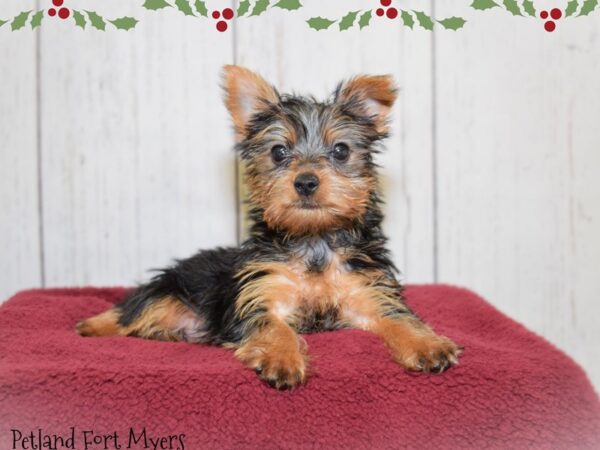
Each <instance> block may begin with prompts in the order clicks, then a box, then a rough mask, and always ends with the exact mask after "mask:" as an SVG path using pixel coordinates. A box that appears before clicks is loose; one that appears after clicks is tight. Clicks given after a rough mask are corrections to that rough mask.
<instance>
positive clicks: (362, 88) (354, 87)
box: [334, 75, 398, 133]
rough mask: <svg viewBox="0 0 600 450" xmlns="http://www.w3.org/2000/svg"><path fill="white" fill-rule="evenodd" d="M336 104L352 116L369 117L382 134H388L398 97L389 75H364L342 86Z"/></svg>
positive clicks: (337, 94)
mask: <svg viewBox="0 0 600 450" xmlns="http://www.w3.org/2000/svg"><path fill="white" fill-rule="evenodd" d="M334 95H335V102H336V103H338V104H339V105H340V106H341V107H342V108H344V109H346V110H348V111H350V112H351V113H352V114H356V115H359V116H364V117H369V118H370V119H371V120H372V121H373V123H374V124H375V126H376V127H377V131H378V132H380V133H387V132H388V125H387V122H388V120H387V119H388V117H389V115H390V111H391V110H392V106H393V105H394V102H395V101H396V98H397V96H398V91H397V90H396V87H395V85H394V80H393V78H392V77H391V76H389V75H381V76H370V75H363V76H359V77H356V78H352V79H351V80H348V81H346V82H345V83H342V84H340V86H338V88H337V90H336V92H335V94H334Z"/></svg>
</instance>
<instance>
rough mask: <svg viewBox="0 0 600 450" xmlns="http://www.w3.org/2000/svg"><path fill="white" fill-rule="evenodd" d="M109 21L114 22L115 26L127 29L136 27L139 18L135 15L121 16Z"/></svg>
mask: <svg viewBox="0 0 600 450" xmlns="http://www.w3.org/2000/svg"><path fill="white" fill-rule="evenodd" d="M109 22H110V23H112V24H113V25H114V26H115V28H117V29H119V30H125V31H127V30H131V29H132V28H135V26H136V25H137V23H138V21H137V19H135V18H133V17H120V18H118V19H115V20H109Z"/></svg>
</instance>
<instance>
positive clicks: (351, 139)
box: [224, 66, 396, 235]
mask: <svg viewBox="0 0 600 450" xmlns="http://www.w3.org/2000/svg"><path fill="white" fill-rule="evenodd" d="M224 88H225V102H226V105H227V108H228V109H229V112H230V113H231V116H232V118H233V124H234V127H235V132H236V139H237V148H238V150H239V152H240V155H241V158H242V160H243V161H244V163H245V164H246V174H247V177H246V182H247V184H248V188H249V195H250V198H249V200H250V203H251V205H252V206H253V207H255V208H258V209H260V210H261V211H262V214H263V219H264V220H265V222H266V223H267V225H268V226H269V227H270V228H273V229H277V230H281V231H284V232H286V233H288V234H291V235H303V234H318V233H322V232H324V231H327V230H330V229H336V228H342V227H346V226H348V225H351V224H352V223H353V222H355V221H357V220H361V218H362V217H363V215H364V214H365V212H366V210H367V207H368V206H369V203H370V202H371V200H372V195H373V193H374V192H375V190H376V173H375V165H374V163H373V153H374V152H376V151H377V142H378V141H380V140H381V139H383V138H385V137H386V136H387V134H388V124H387V119H388V115H389V113H390V109H391V107H392V105H393V103H394V101H395V100H396V89H395V88H394V83H393V80H392V79H391V77H389V76H359V77H356V78H353V79H351V80H349V81H347V82H344V83H341V84H340V85H339V87H338V88H337V89H336V91H335V92H334V94H333V96H332V98H331V99H330V100H328V101H326V102H318V101H316V100H315V99H313V98H306V97H300V96H295V95H281V94H279V93H278V92H277V90H276V89H274V88H273V87H272V86H271V85H269V84H268V83H267V82H266V81H265V80H264V79H262V78H261V77H260V76H259V75H257V74H255V73H253V72H251V71H249V70H247V69H244V68H241V67H238V66H226V67H225V69H224Z"/></svg>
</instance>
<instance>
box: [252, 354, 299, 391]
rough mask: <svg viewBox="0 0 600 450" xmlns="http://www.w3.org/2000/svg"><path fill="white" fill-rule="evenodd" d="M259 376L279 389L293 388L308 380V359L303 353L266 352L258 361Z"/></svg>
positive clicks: (255, 368) (256, 368)
mask: <svg viewBox="0 0 600 450" xmlns="http://www.w3.org/2000/svg"><path fill="white" fill-rule="evenodd" d="M254 370H255V371H256V373H257V374H258V376H259V377H260V378H261V379H263V380H264V381H266V382H267V383H269V385H270V386H272V387H274V388H277V389H291V388H294V387H296V386H298V385H300V384H303V383H304V382H305V381H306V361H305V358H304V356H303V355H302V354H300V353H297V354H295V355H281V354H280V355H273V354H266V355H264V357H263V358H260V359H259V360H258V361H257V364H256V367H254Z"/></svg>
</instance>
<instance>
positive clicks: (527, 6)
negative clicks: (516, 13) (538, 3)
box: [523, 0, 535, 17]
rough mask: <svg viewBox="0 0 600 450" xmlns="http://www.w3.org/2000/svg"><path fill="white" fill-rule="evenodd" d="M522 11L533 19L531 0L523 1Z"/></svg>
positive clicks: (533, 12)
mask: <svg viewBox="0 0 600 450" xmlns="http://www.w3.org/2000/svg"><path fill="white" fill-rule="evenodd" d="M523 11H525V12H526V13H527V14H529V15H530V16H532V17H535V6H533V2H532V1H531V0H523Z"/></svg>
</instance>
